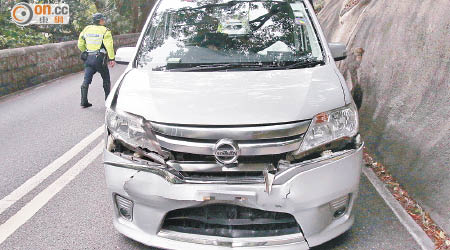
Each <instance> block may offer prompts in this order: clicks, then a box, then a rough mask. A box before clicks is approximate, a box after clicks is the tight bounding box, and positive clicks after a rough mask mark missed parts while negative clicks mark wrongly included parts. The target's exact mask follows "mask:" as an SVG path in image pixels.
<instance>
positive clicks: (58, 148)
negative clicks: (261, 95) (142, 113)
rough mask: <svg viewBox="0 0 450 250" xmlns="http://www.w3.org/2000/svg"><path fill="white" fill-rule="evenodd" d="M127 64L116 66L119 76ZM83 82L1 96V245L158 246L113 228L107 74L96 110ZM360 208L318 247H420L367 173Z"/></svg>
mask: <svg viewBox="0 0 450 250" xmlns="http://www.w3.org/2000/svg"><path fill="white" fill-rule="evenodd" d="M124 69H125V67H124V66H116V67H115V68H114V69H113V70H112V71H111V73H112V80H113V82H115V81H116V80H117V78H118V77H119V76H120V74H121V73H122V72H123V70H124ZM81 81H82V73H77V74H73V75H70V76H66V77H64V78H61V79H58V80H56V81H53V82H50V83H48V84H45V85H42V86H40V87H38V88H34V89H31V90H27V91H24V92H22V93H20V94H17V95H14V96H10V97H7V98H3V99H1V100H0V138H1V142H2V143H1V150H0V159H1V160H0V199H2V200H3V201H5V197H12V198H15V199H17V201H16V202H11V200H14V199H7V200H6V203H3V204H1V203H0V249H8V250H9V249H152V248H149V247H146V246H143V245H141V244H139V243H137V242H134V241H132V240H130V239H127V238H126V237H124V236H122V235H120V234H119V233H118V232H116V231H115V229H114V228H113V224H112V211H113V210H112V209H113V208H112V202H111V201H110V197H108V194H107V192H106V187H105V180H104V171H103V167H102V158H101V154H100V153H99V152H100V151H99V150H98V149H99V147H98V145H100V144H101V143H102V139H103V136H102V135H101V133H98V131H99V130H97V129H99V128H100V126H101V125H102V124H103V121H104V112H105V108H104V105H103V104H104V95H103V89H102V84H101V79H100V77H99V75H96V76H95V77H94V81H93V84H92V85H91V87H90V91H89V100H90V102H91V103H92V104H93V105H94V106H93V107H92V108H89V109H80V106H79V102H80V100H79V96H80V84H81ZM137 84H138V83H137ZM96 130H97V133H94V134H93V135H92V136H91V137H89V138H90V139H92V140H91V141H88V142H86V140H84V141H83V142H81V143H80V141H82V140H83V138H86V137H88V136H89V135H91V134H92V133H93V132H94V131H96ZM89 142H90V143H89ZM75 145H78V146H77V147H76V148H75V149H73V147H74V146H75ZM67 152H69V153H67ZM55 160H56V163H55ZM52 163H53V164H52ZM49 165H50V167H52V168H53V170H52V171H50V172H48V171H47V170H48V169H49V167H48V166H49ZM43 169H45V170H44V171H41V170H43ZM46 171H47V172H46ZM43 172H44V173H43ZM78 173H79V174H78ZM77 174H78V175H77ZM47 175H48V178H45V177H47ZM39 177H40V178H39ZM30 178H34V179H32V180H34V181H35V182H32V181H28V182H27V180H29V179H30ZM66 184H67V185H66ZM23 187H25V189H20V188H23ZM18 188H19V189H20V190H22V191H23V190H27V192H25V191H24V192H22V193H20V192H17V191H16V192H13V191H15V190H17V189H18ZM28 191H29V192H28ZM5 204H6V205H5ZM2 206H3V209H2ZM2 210H4V211H3V213H2V212H1V211H2ZM355 211H356V213H355V214H356V222H355V225H354V226H353V228H352V229H351V230H350V231H349V232H347V233H346V234H344V235H342V236H340V237H338V238H336V239H334V240H332V241H330V242H328V243H326V244H324V245H322V246H320V247H317V248H314V249H315V250H319V249H420V247H419V246H418V245H417V244H416V242H415V241H414V239H413V238H412V237H411V236H410V234H409V233H408V232H407V230H406V229H405V228H404V227H403V226H402V224H401V223H400V222H399V221H398V220H397V218H396V217H395V215H394V214H393V213H392V211H391V210H390V209H389V207H388V206H387V205H386V204H385V203H384V201H383V199H381V197H380V196H379V195H378V193H377V192H376V190H375V189H374V187H373V186H371V184H370V182H369V181H368V180H367V179H366V177H364V176H363V177H362V181H361V191H360V197H359V199H358V201H357V204H356V208H355ZM5 225H7V226H5ZM2 237H3V240H2Z"/></svg>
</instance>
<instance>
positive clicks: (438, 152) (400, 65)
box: [319, 0, 450, 232]
mask: <svg viewBox="0 0 450 250" xmlns="http://www.w3.org/2000/svg"><path fill="white" fill-rule="evenodd" d="M346 3H348V0H326V4H325V6H324V8H323V9H322V10H321V12H320V14H319V19H320V22H321V24H322V28H323V29H324V31H325V33H326V36H327V39H328V41H329V42H344V43H346V44H347V48H348V50H350V51H351V52H350V56H349V57H348V58H347V59H346V60H345V61H343V62H341V63H339V67H340V70H341V72H343V73H344V75H345V77H346V79H347V81H348V83H347V84H348V85H349V86H351V85H355V84H360V85H361V87H362V89H363V91H364V100H363V104H362V108H361V113H360V115H361V131H362V134H363V136H364V139H365V141H366V145H367V146H368V148H369V150H370V152H371V153H374V154H376V156H377V160H378V161H380V162H382V163H384V164H385V165H387V166H388V167H389V169H390V171H391V172H392V174H393V175H394V177H396V178H397V179H398V180H399V182H400V183H401V184H402V185H404V186H405V187H406V189H407V190H408V191H409V192H410V194H411V195H412V196H413V197H414V198H415V199H416V200H418V201H419V203H420V204H421V205H422V206H424V207H425V208H427V210H428V211H430V214H431V217H432V218H433V219H434V220H435V221H436V222H437V223H438V224H440V225H441V226H442V228H443V229H444V230H446V231H447V232H450V199H449V198H450V167H449V166H450V165H449V162H450V15H449V14H448V13H450V4H449V1H448V0H423V1H410V0H396V1H392V0H361V1H360V2H359V4H357V5H356V6H354V8H352V9H351V10H349V11H347V12H345V11H343V9H344V6H345V4H346Z"/></svg>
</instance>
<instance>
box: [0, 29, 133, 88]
mask: <svg viewBox="0 0 450 250" xmlns="http://www.w3.org/2000/svg"><path fill="white" fill-rule="evenodd" d="M138 38H139V34H125V35H118V36H114V47H115V49H117V48H119V47H124V46H135V44H136V42H137V40H138ZM82 70H83V64H82V61H81V59H80V51H79V50H78V47H77V41H69V42H63V43H52V44H45V45H37V46H31V47H23V48H16V49H5V50H0V97H1V96H4V95H7V94H10V93H13V92H15V91H19V90H22V89H25V88H28V87H32V86H35V85H37V84H39V83H42V82H46V81H49V80H52V79H55V78H58V77H61V76H64V75H67V74H70V73H74V72H79V71H82Z"/></svg>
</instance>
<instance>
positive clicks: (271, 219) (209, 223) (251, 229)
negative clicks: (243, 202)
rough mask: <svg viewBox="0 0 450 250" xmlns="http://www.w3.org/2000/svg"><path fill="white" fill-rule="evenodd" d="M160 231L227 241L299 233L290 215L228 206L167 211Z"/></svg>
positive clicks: (206, 206) (296, 224)
mask: <svg viewBox="0 0 450 250" xmlns="http://www.w3.org/2000/svg"><path fill="white" fill-rule="evenodd" d="M162 229H163V230H169V231H175V232H180V233H189V234H197V235H206V236H219V237H227V238H252V237H271V236H282V235H290V234H297V233H301V229H300V226H299V225H298V223H297V221H296V220H295V218H294V216H292V215H290V214H287V213H279V212H271V211H264V210H259V209H254V208H247V207H242V206H237V205H231V204H212V205H205V206H201V207H191V208H183V209H177V210H173V211H170V212H169V213H168V214H167V215H166V217H165V219H164V223H163V226H162Z"/></svg>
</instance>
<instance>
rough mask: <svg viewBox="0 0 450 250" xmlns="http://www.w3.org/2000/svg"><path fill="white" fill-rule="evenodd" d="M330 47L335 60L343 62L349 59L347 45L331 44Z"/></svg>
mask: <svg viewBox="0 0 450 250" xmlns="http://www.w3.org/2000/svg"><path fill="white" fill-rule="evenodd" d="M328 47H329V48H330V51H331V55H332V56H333V58H334V60H335V61H336V62H337V61H342V60H344V59H345V58H347V48H346V46H345V44H343V43H329V44H328Z"/></svg>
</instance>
